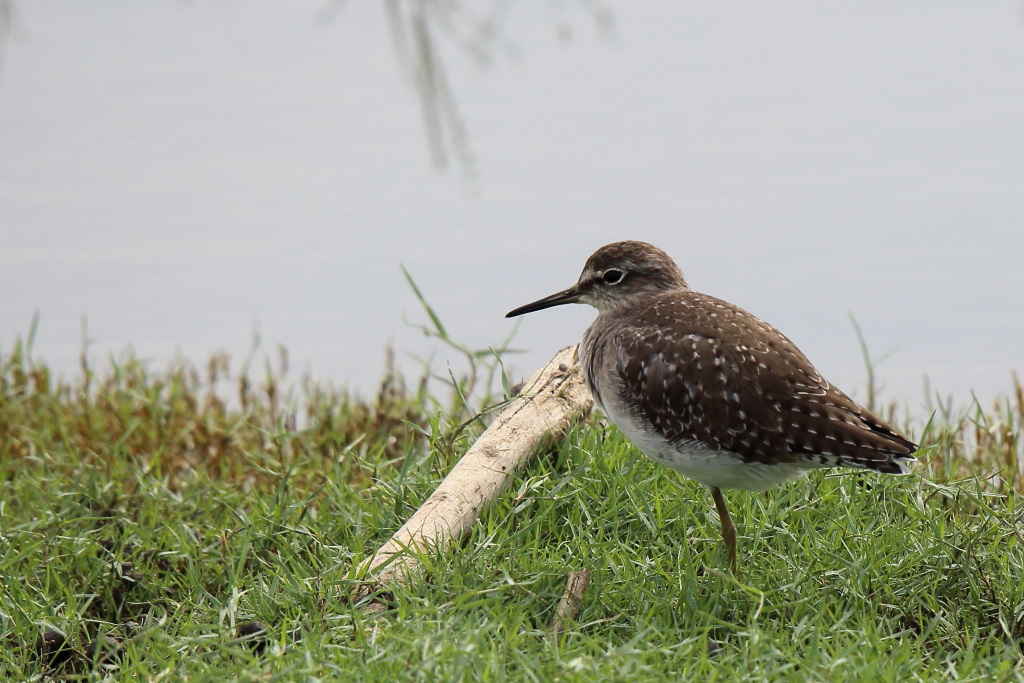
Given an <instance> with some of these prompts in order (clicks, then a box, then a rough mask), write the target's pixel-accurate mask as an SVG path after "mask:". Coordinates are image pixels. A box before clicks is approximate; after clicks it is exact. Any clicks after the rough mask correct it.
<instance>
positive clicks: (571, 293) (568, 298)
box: [505, 287, 580, 318]
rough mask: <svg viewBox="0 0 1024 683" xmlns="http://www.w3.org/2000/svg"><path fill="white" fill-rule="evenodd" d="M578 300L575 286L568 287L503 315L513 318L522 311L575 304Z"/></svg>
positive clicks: (531, 311) (527, 311)
mask: <svg viewBox="0 0 1024 683" xmlns="http://www.w3.org/2000/svg"><path fill="white" fill-rule="evenodd" d="M579 300H580V293H579V292H578V291H576V288H575V287H570V288H569V289H567V290H565V291H564V292H559V293H558V294H552V295H551V296H546V297H544V298H543V299H540V300H538V301H534V302H533V303H532V304H526V305H525V306H520V307H519V308H517V309H515V310H514V311H509V312H508V313H506V314H505V317H506V318H514V317H516V316H517V315H522V314H523V313H533V312H534V311H542V310H544V309H545V308H551V307H552V306H561V305H562V304H575V303H577V302H579Z"/></svg>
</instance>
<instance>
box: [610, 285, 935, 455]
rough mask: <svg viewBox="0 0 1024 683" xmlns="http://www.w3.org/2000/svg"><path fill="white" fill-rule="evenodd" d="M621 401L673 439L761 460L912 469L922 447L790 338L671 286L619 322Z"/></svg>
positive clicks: (613, 343) (614, 342)
mask: <svg viewBox="0 0 1024 683" xmlns="http://www.w3.org/2000/svg"><path fill="white" fill-rule="evenodd" d="M606 343H608V344H609V345H610V347H606V348H605V353H608V352H613V353H614V354H615V357H616V364H617V370H618V375H619V378H620V380H621V382H622V384H621V386H620V392H621V395H620V397H619V398H620V399H621V401H622V404H623V405H626V406H629V410H630V411H631V412H633V413H634V415H633V417H635V418H638V419H640V420H642V421H643V422H645V423H647V424H649V425H651V426H653V428H654V429H655V430H657V431H658V432H659V433H660V434H661V435H662V436H664V437H665V438H666V439H667V440H669V441H671V442H673V443H685V442H688V441H697V442H700V443H701V444H704V445H705V446H707V447H709V448H711V449H714V450H719V451H727V452H731V453H735V454H737V455H739V456H741V457H742V458H743V459H744V460H745V461H747V462H757V463H764V464H776V463H797V462H806V463H807V464H808V465H810V466H822V467H832V466H843V467H863V468H870V469H874V470H878V471H880V472H886V473H890V474H900V473H904V472H906V471H908V468H907V464H908V463H909V462H910V461H912V460H913V453H914V451H916V449H917V446H916V445H915V444H913V443H912V442H910V441H909V440H907V439H906V438H904V437H903V436H901V435H900V434H898V433H897V432H896V431H895V430H894V429H893V428H892V427H890V426H889V425H887V424H885V423H884V422H883V421H882V420H880V419H879V418H878V417H876V416H875V415H873V414H871V413H870V412H869V411H868V410H867V409H865V408H863V407H861V406H860V405H858V404H857V403H856V402H855V401H853V400H852V399H850V398H849V397H847V396H846V395H845V394H843V393H842V392H841V391H839V390H838V389H836V388H834V387H832V386H831V385H830V384H829V383H828V382H826V381H825V380H824V378H822V377H821V375H820V374H819V373H818V371H817V370H815V368H814V366H813V365H811V363H810V361H808V360H807V358H806V357H805V356H804V355H803V354H802V353H801V352H800V350H799V349H797V348H796V346H795V345H794V344H793V343H792V342H791V341H790V340H789V339H787V338H786V337H785V336H784V335H782V334H781V333H780V332H778V331H777V330H776V329H775V328H773V327H771V326H770V325H768V324H767V323H765V322H764V321H762V320H760V319H758V318H756V317H754V316H753V315H751V314H750V313H747V312H746V311H744V310H743V309H741V308H739V307H737V306H734V305H732V304H729V303H727V302H725V301H721V300H720V299H716V298H714V297H711V296H708V295H705V294H699V293H696V292H672V293H670V294H666V295H664V296H662V297H660V298H658V299H657V300H655V301H654V302H653V303H652V305H651V306H649V307H645V308H644V310H643V311H642V312H640V313H637V314H634V315H633V316H631V317H630V318H629V319H628V324H623V325H621V326H619V327H617V332H615V333H614V336H613V337H612V338H609V339H607V340H606Z"/></svg>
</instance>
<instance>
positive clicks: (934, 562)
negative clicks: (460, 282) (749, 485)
mask: <svg viewBox="0 0 1024 683" xmlns="http://www.w3.org/2000/svg"><path fill="white" fill-rule="evenodd" d="M29 356H30V354H29V353H27V352H26V350H25V349H24V347H23V346H21V345H18V346H15V347H14V348H13V349H12V350H11V352H9V353H5V354H4V355H3V356H2V357H0V474H2V478H3V479H2V483H0V642H2V643H3V647H2V648H0V679H4V680H7V679H11V680H42V679H44V678H46V677H48V676H55V677H74V676H81V677H85V678H90V677H92V678H102V677H103V676H105V675H110V676H113V677H119V678H125V679H132V678H135V679H138V680H147V679H157V678H163V679H167V680H177V679H181V678H186V677H188V678H190V679H191V680H232V679H234V680H252V679H260V680H306V679H309V678H316V677H319V678H324V679H328V680H345V679H349V678H352V679H362V680H388V681H392V680H404V679H419V680H436V679H438V678H444V679H453V680H458V679H460V678H464V679H472V680H579V681H591V680H599V679H607V680H625V679H640V680H643V679H651V680H679V679H680V678H692V679H697V680H705V679H707V680H713V679H720V680H736V679H753V680H760V679H773V680H775V679H786V678H790V679H793V680H867V679H869V677H871V678H875V677H878V678H880V679H882V680H897V679H898V680H919V679H920V680H933V679H947V678H959V679H962V680H1024V657H1022V652H1024V584H1022V581H1021V577H1022V576H1024V550H1022V533H1024V531H1022V529H1024V517H1022V513H1021V506H1020V503H1021V498H1020V492H1021V491H1022V489H1024V486H1022V484H1024V480H1022V477H1021V475H1020V474H1019V471H1020V463H1019V461H1018V458H1019V456H1020V449H1021V446H1020V444H1021V443H1022V441H1021V439H1022V436H1024V429H1022V421H1024V406H1022V400H1024V397H1022V393H1021V388H1020V386H1019V385H1018V384H1015V392H1016V393H1015V395H1014V396H1012V397H1011V398H1010V399H1009V400H1006V401H1002V402H1001V403H999V404H998V405H996V406H991V407H986V408H985V409H982V408H980V407H978V406H974V407H969V408H967V409H956V408H953V407H950V406H945V407H941V406H937V408H936V414H935V417H934V418H933V419H932V420H931V421H930V423H929V424H928V425H927V427H925V425H924V420H923V419H922V421H921V424H919V425H918V426H917V428H916V430H915V432H916V433H915V436H916V437H918V438H921V439H922V440H923V441H924V443H926V444H928V446H929V449H928V451H927V453H926V459H927V464H926V465H925V466H924V467H922V468H921V470H920V476H913V477H905V478H883V477H878V476H872V475H870V474H845V475H841V476H840V475H834V474H831V475H830V474H824V473H817V474H815V475H813V476H811V477H810V478H808V479H806V480H803V481H800V482H797V483H794V484H792V485H788V486H784V487H780V488H777V489H774V490H773V491H770V492H768V493H765V494H749V493H743V492H731V493H730V494H729V501H730V506H731V508H732V511H733V517H734V519H735V520H736V522H737V525H738V527H739V530H740V535H741V540H740V551H741V566H742V568H743V576H742V581H737V580H736V579H734V578H733V577H731V576H730V575H728V574H727V573H725V572H723V571H722V569H723V568H724V567H725V556H724V551H723V549H722V547H721V543H720V540H719V529H718V524H717V519H716V517H715V515H714V511H713V509H714V508H713V505H712V504H711V500H710V497H709V496H708V495H707V493H706V492H705V491H703V490H702V489H701V488H700V487H699V486H697V485H695V484H693V483H691V482H686V481H684V480H682V479H681V478H680V477H679V476H678V475H676V474H674V473H672V472H671V471H669V470H666V469H664V468H660V467H658V466H656V465H655V464H653V463H650V462H648V461H647V460H646V459H645V458H643V457H641V456H638V455H637V453H636V452H635V451H634V450H633V449H632V447H630V446H629V445H628V443H626V442H625V441H624V439H623V438H622V437H621V436H620V435H619V434H618V432H617V431H615V430H614V429H611V428H606V427H604V426H602V424H601V423H600V422H599V421H597V420H595V419H593V418H592V419H591V420H589V421H588V422H587V423H585V424H582V425H580V426H579V427H578V428H577V429H576V430H574V432H573V433H572V434H571V435H570V437H569V438H568V439H567V440H566V441H565V442H564V443H563V444H562V445H561V446H559V447H558V448H556V449H555V450H553V451H551V452H548V453H545V454H543V456H542V457H541V458H539V459H538V460H537V461H536V462H535V463H534V464H533V465H531V466H530V467H529V468H528V469H527V470H526V471H525V472H524V473H523V474H522V475H521V476H520V477H519V479H518V481H517V482H516V484H515V485H514V486H513V488H512V490H511V491H510V492H509V493H507V494H506V495H505V496H503V497H502V498H501V500H500V501H499V502H498V503H497V505H495V506H494V507H493V508H491V509H490V510H489V511H487V512H486V513H485V514H484V516H483V517H482V520H481V522H480V524H478V526H477V527H476V529H475V530H474V531H473V533H472V535H471V537H470V538H469V540H468V541H467V542H466V544H465V545H464V547H463V548H462V549H461V550H460V551H458V552H451V553H447V554H444V555H440V556H435V557H432V558H429V560H428V561H427V563H426V571H425V574H424V575H423V576H422V577H421V579H420V580H419V581H418V582H415V583H414V584H413V585H412V586H411V587H408V588H401V589H398V590H396V591H395V592H394V594H393V595H389V596H388V605H389V610H388V611H386V612H384V613H382V614H376V615H373V616H366V615H364V614H363V613H362V612H361V611H360V609H358V606H356V605H353V604H351V601H350V599H349V595H350V590H351V588H352V575H351V568H352V566H353V564H354V563H355V562H357V561H359V560H360V559H362V558H364V557H365V556H366V555H368V554H369V553H371V552H372V551H373V550H374V549H375V548H376V547H377V546H378V545H379V544H380V543H381V542H382V541H383V540H385V539H386V538H387V537H388V536H389V535H390V534H391V533H392V532H393V531H394V530H395V529H397V528H398V527H399V526H400V525H401V524H402V522H403V521H404V520H405V519H406V518H407V517H408V516H409V515H411V514H412V512H414V511H415V509H416V508H417V506H418V505H419V504H420V502H422V500H423V499H424V498H425V497H426V496H428V495H429V494H430V492H431V491H432V490H433V488H434V486H435V485H436V483H437V482H438V481H439V480H440V479H441V478H442V477H443V476H444V474H445V473H446V472H447V470H448V469H449V467H450V466H451V464H452V463H453V462H454V461H455V460H456V459H457V458H458V456H459V455H460V454H461V453H462V452H463V451H464V450H465V448H466V447H467V446H468V444H469V443H471V442H472V440H473V438H474V436H475V435H476V434H478V433H479V430H480V429H482V426H483V425H482V422H485V421H486V419H487V418H486V416H485V417H484V418H482V419H479V420H474V419H472V418H473V410H472V409H471V408H469V407H467V405H466V401H463V400H461V399H459V397H458V396H457V395H456V397H455V398H454V399H450V398H449V397H448V396H447V395H445V396H442V397H441V399H438V398H436V397H435V396H433V395H432V393H433V392H432V391H431V386H433V385H427V384H425V383H419V382H417V383H415V385H413V386H411V387H409V386H406V384H405V383H404V382H403V381H402V379H401V378H400V377H398V376H397V375H395V374H394V373H389V375H388V377H386V378H385V380H384V381H383V382H382V384H381V386H380V389H379V391H378V393H377V395H375V396H372V397H368V398H366V399H359V398H357V397H353V396H351V395H350V394H348V393H347V392H346V391H344V390H341V389H338V388H336V387H331V386H328V385H325V384H323V383H316V382H313V381H312V380H301V379H300V380H298V381H291V380H290V379H289V378H288V377H287V376H286V374H285V373H284V370H283V368H284V367H285V366H286V363H285V362H283V361H281V362H278V363H276V365H275V366H274V367H272V368H267V369H265V370H263V371H262V372H260V373H259V375H258V376H250V374H249V373H248V372H244V373H237V374H232V373H231V371H230V362H229V361H228V359H227V358H224V357H217V358H214V359H212V360H211V361H210V362H209V363H207V364H206V365H205V366H204V367H203V368H201V369H200V368H196V367H194V366H192V365H190V364H188V363H185V362H182V363H180V364H178V365H177V366H175V367H173V368H170V369H169V370H154V369H152V368H149V367H147V366H145V365H144V364H141V363H139V362H136V361H131V360H128V361H125V362H124V363H121V364H119V365H117V366H115V367H113V368H111V369H109V370H105V371H103V372H102V373H97V372H94V371H93V370H92V369H91V368H89V367H88V366H87V365H83V368H82V370H81V372H80V373H79V374H78V375H77V376H76V377H72V378H69V379H67V380H61V379H58V378H56V377H55V376H54V375H53V373H51V372H50V371H49V370H48V369H47V368H46V366H45V365H43V364H41V363H33V362H32V361H31V360H30V358H29ZM438 391H441V392H442V393H446V394H447V393H451V392H450V387H448V388H443V387H442V388H441V389H439V390H438ZM889 411H890V412H892V414H893V415H894V416H900V415H902V414H903V412H902V408H900V407H891V408H890V409H889ZM896 421H897V422H899V419H897V420H896ZM922 432H924V433H923V434H922ZM578 569H588V570H590V571H591V572H592V576H593V578H592V581H591V584H590V586H589V588H588V589H587V591H586V593H585V595H584V600H583V604H582V609H581V611H580V613H579V616H578V618H577V620H576V621H575V623H573V624H571V625H570V627H569V628H568V629H567V630H566V631H565V632H564V633H563V634H561V635H558V636H556V635H554V634H553V633H552V632H551V629H550V627H549V625H550V623H551V620H552V616H553V613H554V609H555V605H556V603H557V601H558V598H559V596H560V595H561V593H562V591H563V589H564V587H565V580H566V574H567V572H569V571H570V570H578Z"/></svg>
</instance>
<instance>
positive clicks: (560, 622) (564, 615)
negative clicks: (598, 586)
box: [551, 569, 590, 636]
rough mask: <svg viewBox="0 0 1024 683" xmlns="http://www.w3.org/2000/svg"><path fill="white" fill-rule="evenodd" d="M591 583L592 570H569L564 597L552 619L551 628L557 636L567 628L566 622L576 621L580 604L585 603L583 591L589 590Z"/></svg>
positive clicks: (556, 607) (556, 606)
mask: <svg viewBox="0 0 1024 683" xmlns="http://www.w3.org/2000/svg"><path fill="white" fill-rule="evenodd" d="M588 583H590V571H589V570H587V569H581V570H580V571H578V572H569V578H568V579H567V580H566V582H565V592H564V593H562V599H561V600H559V601H558V604H557V605H555V618H554V619H552V620H551V630H552V631H553V632H554V634H555V635H556V636H557V635H558V634H559V633H561V632H562V631H564V630H565V625H566V623H568V622H570V621H575V619H576V616H577V615H578V614H579V613H580V606H581V605H582V604H583V591H585V590H587V584H588Z"/></svg>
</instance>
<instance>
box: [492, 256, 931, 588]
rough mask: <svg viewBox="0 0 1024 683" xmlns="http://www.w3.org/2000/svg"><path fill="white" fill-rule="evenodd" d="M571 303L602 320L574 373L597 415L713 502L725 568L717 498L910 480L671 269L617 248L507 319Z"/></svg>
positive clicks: (732, 311)
mask: <svg viewBox="0 0 1024 683" xmlns="http://www.w3.org/2000/svg"><path fill="white" fill-rule="evenodd" d="M569 303H584V304H589V305H591V306H593V307H594V308H596V309H597V312H598V315H597V319H596V320H594V322H593V323H592V324H591V325H590V327H589V328H587V331H586V332H585V333H584V334H583V340H582V341H581V342H580V346H579V359H580V365H581V366H582V368H583V375H584V378H585V380H586V384H587V388H588V389H589V390H590V393H591V395H592V396H593V397H594V403H595V404H596V405H597V406H598V407H599V408H600V409H601V410H602V411H603V412H604V414H605V415H607V416H608V419H610V420H611V421H612V422H613V423H614V424H615V425H616V426H617V427H618V428H619V429H620V430H622V432H623V433H624V434H625V435H626V436H627V437H629V439H630V440H631V441H632V442H633V443H634V444H636V446H637V447H638V448H639V449H640V450H641V451H643V452H644V453H645V454H646V455H647V456H648V457H650V458H651V459H653V460H655V461H656V462H660V463H662V464H663V465H667V466H668V467H671V468H672V469H675V470H677V471H679V472H681V473H682V474H683V475H685V476H687V477H689V478H691V479H694V480H696V481H698V482H700V483H701V484H703V485H704V486H707V487H708V488H709V489H711V495H712V497H713V498H714V501H715V507H716V508H717V509H718V516H719V519H720V520H721V525H722V539H723V541H725V545H726V547H727V549H728V554H729V565H730V567H731V569H732V571H733V573H734V574H735V573H737V571H736V528H735V526H733V523H732V519H731V518H730V517H729V510H728V508H726V505H725V498H723V496H722V491H721V490H722V489H729V488H736V489H747V490H752V491H763V490H765V489H768V488H770V487H771V486H774V485H776V484H779V483H781V482H784V481H788V480H790V479H794V478H796V477H798V476H800V475H801V474H803V473H805V472H807V471H808V470H812V469H818V468H823V467H855V468H861V469H871V470H877V471H878V472H884V473H886V474H907V473H909V472H910V466H911V465H912V464H913V463H914V462H916V459H915V457H914V453H915V452H916V451H917V445H916V444H914V443H913V442H911V441H910V440H909V439H907V438H906V437H904V436H903V435H901V434H900V433H899V432H897V431H896V430H895V429H893V428H892V427H891V426H889V425H888V424H886V423H885V422H884V421H883V420H881V419H880V418H879V417H878V416H876V415H874V414H872V413H871V412H870V411H869V410H867V409H866V408H864V407H863V406H861V405H859V404H858V403H857V402H856V401H854V400H852V399H851V398H850V397H848V396H847V395H846V394H844V393H843V392H841V391H839V390H838V389H836V388H835V387H834V386H832V385H831V384H829V383H828V382H827V381H825V379H824V378H823V377H822V376H821V374H820V373H819V372H818V371H817V370H815V368H814V366H813V365H811V362H810V361H809V360H807V358H806V356H804V354H803V353H801V352H800V350H799V349H798V348H797V347H796V346H795V345H794V344H793V342H791V341H790V340H789V339H788V338H786V336H785V335H783V334H782V333H781V332H779V331H778V330H776V329H775V328H774V327H772V326H771V325H769V324H768V323H766V322H764V321H763V320H761V319H759V318H757V317H755V316H753V315H751V314H750V313H748V312H747V311H745V310H743V309H742V308H740V307H739V306H735V305H733V304H730V303H728V302H726V301H722V300H721V299H716V298H715V297H713V296H708V295H707V294H701V293H699V292H695V291H693V290H692V289H690V287H689V285H687V284H686V280H685V279H684V278H683V273H682V271H681V270H680V269H679V267H678V266H677V265H676V263H675V261H673V260H672V258H671V257H670V256H669V255H668V254H666V253H665V252H663V251H662V250H661V249H658V248H657V247H655V246H652V245H650V244H647V243H645V242H616V243H614V244H609V245H606V246H604V247H601V248H600V249H598V250H597V251H596V252H594V254H593V255H592V256H591V257H590V258H589V259H587V263H586V266H584V268H583V273H582V274H581V275H580V278H579V281H578V282H577V283H576V284H575V285H574V286H572V287H570V288H569V289H567V290H565V291H563V292H558V293H557V294H553V295H551V296H549V297H546V298H544V299H540V300H539V301H535V302H533V303H532V304H527V305H526V306H522V307H520V308H517V309H515V310H514V311H511V312H509V313H508V314H507V315H506V316H505V317H507V318H511V317H513V316H517V315H522V314H523V313H530V312H532V311H539V310H542V309H545V308H550V307H552V306H559V305H561V304H569Z"/></svg>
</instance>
